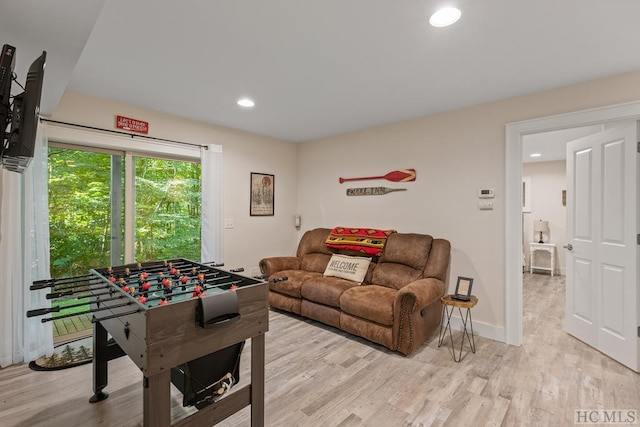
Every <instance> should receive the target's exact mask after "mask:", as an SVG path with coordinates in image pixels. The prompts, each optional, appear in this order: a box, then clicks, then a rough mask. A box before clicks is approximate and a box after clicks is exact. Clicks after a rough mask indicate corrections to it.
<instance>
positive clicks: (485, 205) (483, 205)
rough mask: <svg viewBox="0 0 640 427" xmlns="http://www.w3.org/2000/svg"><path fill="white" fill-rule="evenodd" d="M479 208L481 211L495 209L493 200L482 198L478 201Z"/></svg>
mask: <svg viewBox="0 0 640 427" xmlns="http://www.w3.org/2000/svg"><path fill="white" fill-rule="evenodd" d="M478 208H479V209H480V210H481V211H491V210H493V202H490V201H488V200H481V201H479V202H478Z"/></svg>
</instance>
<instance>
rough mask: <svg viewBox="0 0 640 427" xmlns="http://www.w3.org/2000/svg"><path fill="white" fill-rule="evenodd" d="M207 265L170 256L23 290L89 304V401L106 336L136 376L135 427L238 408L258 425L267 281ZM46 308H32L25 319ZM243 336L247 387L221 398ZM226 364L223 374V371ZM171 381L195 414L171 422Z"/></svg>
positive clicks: (203, 418)
mask: <svg viewBox="0 0 640 427" xmlns="http://www.w3.org/2000/svg"><path fill="white" fill-rule="evenodd" d="M211 264H212V263H204V264H203V263H197V262H193V261H190V260H187V259H181V258H179V259H172V260H167V261H163V262H160V261H158V262H147V263H137V264H128V265H123V266H118V267H107V268H99V269H94V270H91V271H90V274H88V275H86V276H78V277H70V278H63V279H49V280H42V281H37V282H34V283H33V285H32V287H31V288H32V289H42V288H45V287H50V288H52V292H51V293H50V294H48V295H47V298H48V299H52V298H58V297H61V296H64V295H75V294H77V293H82V296H86V297H88V298H89V302H90V310H89V311H90V312H92V313H93V320H92V322H93V324H94V330H93V347H94V349H93V392H94V394H93V396H92V397H91V399H90V401H91V402H92V403H95V402H100V401H102V400H104V399H106V398H107V397H108V393H107V392H106V391H104V389H105V387H106V386H107V362H108V360H109V358H110V351H109V349H108V347H109V344H108V342H109V341H110V340H108V336H109V335H110V336H111V337H112V340H111V341H112V342H113V341H115V344H117V347H119V348H120V349H121V350H122V352H124V353H126V355H128V356H129V358H130V359H131V360H132V361H133V362H134V363H135V364H136V365H137V366H138V367H139V368H140V370H141V371H142V374H143V419H144V425H145V426H153V427H157V426H170V425H175V426H205V425H206V426H210V425H213V424H216V423H217V422H219V421H222V420H223V419H225V418H227V417H229V416H230V415H232V414H234V413H235V412H237V411H239V410H240V409H242V408H244V407H246V406H248V405H251V424H252V425H254V426H262V425H263V424H264V357H265V354H264V344H265V340H264V337H265V333H266V332H267V331H268V329H269V314H268V304H267V286H268V284H267V283H266V282H264V281H262V280H259V279H255V278H248V277H245V276H241V275H239V274H237V273H236V272H234V271H233V270H230V271H225V270H221V269H219V268H217V267H219V266H216V265H215V264H213V265H211ZM56 311H58V308H56V307H53V308H46V309H40V310H33V311H31V312H29V313H27V316H29V317H31V316H37V315H44V314H47V313H50V312H56ZM49 320H52V319H51V318H48V319H42V321H43V322H44V321H49ZM249 338H251V383H250V384H249V385H246V386H244V387H243V388H241V389H239V390H234V391H233V392H231V393H229V394H225V393H226V391H228V390H229V389H230V388H231V386H232V385H233V384H234V383H235V382H236V381H237V380H238V377H239V374H238V366H239V360H240V359H239V358H240V353H241V351H242V346H243V344H244V341H245V340H246V339H249ZM236 356H237V359H236ZM229 364H230V365H231V367H230V368H229V369H227V368H226V367H225V366H224V365H229ZM223 368H224V370H223V371H220V369H223ZM221 372H223V374H222V376H220V373H221ZM172 382H173V383H174V385H176V387H177V388H178V389H180V391H181V392H183V395H184V400H183V405H185V406H195V407H196V408H197V409H198V411H197V412H195V413H193V414H191V415H189V416H188V417H186V418H183V419H181V420H179V421H178V422H176V423H174V424H172V421H171V396H170V393H171V383H172Z"/></svg>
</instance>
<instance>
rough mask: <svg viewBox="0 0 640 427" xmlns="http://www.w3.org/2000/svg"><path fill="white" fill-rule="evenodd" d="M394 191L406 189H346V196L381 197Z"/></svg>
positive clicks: (404, 189)
mask: <svg viewBox="0 0 640 427" xmlns="http://www.w3.org/2000/svg"><path fill="white" fill-rule="evenodd" d="M394 191H407V189H406V188H388V187H362V188H347V196H382V195H384V194H387V193H392V192H394Z"/></svg>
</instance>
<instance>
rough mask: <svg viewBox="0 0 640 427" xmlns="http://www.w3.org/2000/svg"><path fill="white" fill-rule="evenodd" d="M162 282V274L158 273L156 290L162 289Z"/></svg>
mask: <svg viewBox="0 0 640 427" xmlns="http://www.w3.org/2000/svg"><path fill="white" fill-rule="evenodd" d="M163 280H164V273H163V272H162V271H161V272H160V273H158V289H161V288H162V281H163Z"/></svg>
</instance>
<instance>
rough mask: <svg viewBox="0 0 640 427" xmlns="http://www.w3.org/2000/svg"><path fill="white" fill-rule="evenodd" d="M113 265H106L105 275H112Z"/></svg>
mask: <svg viewBox="0 0 640 427" xmlns="http://www.w3.org/2000/svg"><path fill="white" fill-rule="evenodd" d="M113 275H114V274H113V267H111V266H109V267H107V276H113Z"/></svg>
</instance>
